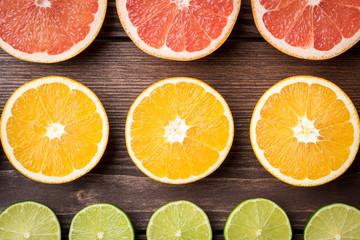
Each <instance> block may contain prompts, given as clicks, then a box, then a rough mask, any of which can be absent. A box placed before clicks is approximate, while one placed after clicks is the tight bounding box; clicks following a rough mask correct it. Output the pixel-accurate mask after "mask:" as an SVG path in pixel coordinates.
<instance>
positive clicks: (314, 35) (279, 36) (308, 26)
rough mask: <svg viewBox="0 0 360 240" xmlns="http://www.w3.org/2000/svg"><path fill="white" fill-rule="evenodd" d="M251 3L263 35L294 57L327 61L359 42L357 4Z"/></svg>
mask: <svg viewBox="0 0 360 240" xmlns="http://www.w3.org/2000/svg"><path fill="white" fill-rule="evenodd" d="M251 3H252V10H253V15H254V19H255V23H256V26H257V28H258V30H259V32H260V33H261V35H262V36H263V37H264V38H265V39H266V41H268V42H269V43H270V44H272V45H273V46H274V47H275V48H277V49H279V50H280V51H282V52H284V53H286V54H289V55H291V56H295V57H299V58H305V59H314V60H318V59H328V58H332V57H335V56H337V55H339V54H341V53H343V52H345V51H346V50H348V49H349V48H351V47H352V46H353V45H355V44H356V43H357V42H358V41H359V40H360V2H359V1H357V0H356V1H355V0H354V1H352V0H342V1H341V0H251Z"/></svg>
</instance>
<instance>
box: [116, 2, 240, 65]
mask: <svg viewBox="0 0 360 240" xmlns="http://www.w3.org/2000/svg"><path fill="white" fill-rule="evenodd" d="M240 5H241V1H240V0H221V1H219V0H206V1H205V0H158V1H155V2H154V1H152V0H116V6H117V11H118V14H119V17H120V21H121V23H122V26H123V28H124V29H125V31H126V33H127V34H128V35H129V37H130V38H131V39H132V41H133V42H134V43H135V44H136V45H137V46H138V47H139V48H140V49H141V50H143V51H144V52H146V53H148V54H150V55H153V56H156V57H161V58H166V59H173V60H180V61H189V60H194V59H198V58H202V57H205V56H206V55H209V54H210V53H212V52H214V51H215V50H216V49H218V48H219V47H220V46H221V45H222V44H223V43H224V42H225V40H226V39H227V38H228V36H229V35H230V32H231V30H232V28H233V27H234V24H235V22H236V19H237V16H238V14H239V11H240Z"/></svg>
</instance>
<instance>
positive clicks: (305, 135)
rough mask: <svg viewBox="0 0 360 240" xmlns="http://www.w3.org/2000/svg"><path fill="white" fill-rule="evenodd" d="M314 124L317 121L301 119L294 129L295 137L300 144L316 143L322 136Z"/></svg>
mask: <svg viewBox="0 0 360 240" xmlns="http://www.w3.org/2000/svg"><path fill="white" fill-rule="evenodd" d="M314 122H315V120H314V121H310V120H309V119H307V118H306V117H303V118H299V124H298V125H297V126H296V127H294V128H293V131H294V137H296V138H297V140H298V141H299V142H304V143H309V142H312V143H316V142H317V141H318V137H319V136H320V134H319V130H318V129H316V128H315V126H314Z"/></svg>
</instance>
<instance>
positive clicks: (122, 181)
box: [0, 41, 360, 239]
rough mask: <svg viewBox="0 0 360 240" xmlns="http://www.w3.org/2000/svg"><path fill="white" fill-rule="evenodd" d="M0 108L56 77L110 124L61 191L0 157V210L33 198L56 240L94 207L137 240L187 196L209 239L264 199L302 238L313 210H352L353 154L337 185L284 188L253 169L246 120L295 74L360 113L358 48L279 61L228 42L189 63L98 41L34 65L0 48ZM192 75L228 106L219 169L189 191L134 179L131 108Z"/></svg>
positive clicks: (263, 48) (359, 182) (269, 50)
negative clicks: (94, 98)
mask: <svg viewBox="0 0 360 240" xmlns="http://www.w3.org/2000/svg"><path fill="white" fill-rule="evenodd" d="M0 62H1V65H0V72H1V73H2V74H1V76H0V106H1V107H3V106H4V105H5V103H6V100H7V99H8V98H9V97H10V95H11V93H12V92H13V91H14V90H15V89H16V88H17V87H19V86H20V85H22V84H23V83H26V82H27V81H30V80H32V79H35V78H38V77H43V76H48V75H61V76H66V77H70V78H73V79H75V80H77V81H79V82H82V83H84V84H85V85H87V86H88V87H90V88H91V89H92V90H94V92H95V93H96V94H97V95H98V96H99V98H100V99H101V101H102V102H103V104H104V107H105V109H106V111H107V113H108V116H109V121H110V141H109V144H108V148H107V150H106V153H105V155H104V157H103V159H102V160H101V161H100V163H99V164H98V166H97V167H96V168H95V169H94V170H93V171H91V172H90V173H89V174H87V175H85V176H84V177H82V178H80V179H78V180H76V181H73V182H71V183H67V184H62V185H46V184H41V183H37V182H34V181H32V180H29V179H27V178H25V177H23V176H22V175H21V174H20V173H18V172H17V171H16V170H14V168H13V167H12V166H11V164H10V163H9V162H8V161H7V160H6V157H5V155H4V153H3V152H1V155H0V193H1V194H0V211H2V210H3V209H5V208H6V207H7V206H9V205H10V204H12V203H14V202H18V201H24V200H35V201H39V202H42V203H44V204H46V205H48V206H49V207H51V208H52V209H53V210H54V211H55V213H56V214H57V215H58V217H59V220H60V222H61V226H62V228H63V234H64V239H66V235H67V232H68V229H69V226H70V222H71V219H72V217H73V216H74V215H75V213H76V212H78V211H79V210H80V209H82V208H83V207H85V206H87V205H89V204H92V203H97V202H109V203H113V204H116V205H117V206H119V207H120V208H122V209H123V210H125V211H126V212H127V213H128V214H129V216H130V218H131V220H132V222H133V224H134V226H135V229H136V232H137V236H138V237H137V239H145V230H146V225H147V222H148V220H149V218H150V216H151V214H152V213H153V212H154V211H155V210H156V209H158V208H159V207H160V206H162V205H163V204H165V203H167V202H170V201H175V200H180V199H185V200H189V201H192V202H194V203H196V204H198V205H199V206H200V207H201V208H203V209H204V210H205V212H206V213H207V214H208V216H209V218H210V220H211V224H212V227H213V230H214V233H215V235H214V239H222V230H223V227H224V224H225V221H226V218H227V217H228V215H229V213H230V212H231V210H232V209H233V208H234V207H236V206H237V205H238V204H239V203H240V202H241V201H243V200H246V199H249V198H255V197H264V198H269V199H271V200H273V201H275V202H277V203H278V204H279V205H280V206H281V207H283V208H284V210H285V211H286V212H287V213H288V215H289V217H290V220H291V222H292V227H293V229H294V232H295V237H294V239H301V238H302V231H303V228H304V226H305V222H306V221H307V219H308V217H309V216H310V215H311V213H312V212H314V211H315V210H316V209H317V208H319V207H321V206H323V205H326V204H330V203H333V202H344V203H347V204H350V205H353V206H355V207H358V208H360V201H359V198H358V196H359V194H360V190H359V189H360V165H359V158H357V159H356V160H355V163H354V164H353V165H352V166H351V168H350V169H349V170H348V171H347V172H346V173H345V174H344V175H343V176H341V177H340V178H339V179H337V180H336V181H334V182H332V183H329V184H326V185H324V186H320V187H315V188H300V187H294V186H290V185H288V184H285V183H282V182H280V181H279V180H277V179H276V178H274V177H272V176H271V175H270V174H269V173H267V172H266V170H265V169H264V168H263V167H262V166H261V165H260V164H259V162H258V161H257V159H256V157H255V155H254V154H253V151H252V149H251V146H250V141H249V133H248V132H249V124H250V119H251V114H252V111H253V108H254V106H255V104H256V102H257V100H258V99H259V98H260V96H261V95H262V94H263V93H264V92H265V91H266V90H267V89H268V88H269V87H270V86H272V85H273V84H275V83H276V82H277V81H279V80H281V79H283V78H286V77H289V76H293V75H303V74H307V75H315V76H319V77H324V78H326V79H328V80H331V81H333V82H334V83H336V84H338V85H339V86H340V87H341V88H342V89H343V90H344V91H345V92H346V93H347V94H348V95H349V96H350V98H351V99H352V100H353V101H354V104H355V106H356V107H357V108H359V107H360V95H359V92H360V82H359V80H360V79H359V77H360V45H357V46H355V47H354V48H352V49H351V50H349V51H348V52H347V53H345V54H343V55H341V56H339V57H337V58H335V59H332V60H328V61H306V60H300V59H296V58H293V57H290V56H287V55H285V54H283V53H281V52H279V51H277V50H276V49H274V48H273V47H271V46H270V45H269V44H267V43H265V42H242V41H227V42H226V43H225V44H224V46H223V47H221V48H220V49H219V50H218V51H216V52H215V53H214V54H212V55H210V56H208V57H206V58H203V59H200V60H197V61H193V62H175V61H168V60H163V59H158V58H155V57H152V56H149V55H147V54H145V53H142V52H141V51H140V50H138V49H137V48H136V46H134V45H133V44H132V43H131V42H129V41H125V42H121V41H115V42H104V41H96V42H94V43H93V44H92V45H91V46H90V47H89V48H88V49H87V50H85V51H84V52H83V53H82V54H80V55H79V56H77V57H75V58H73V59H71V60H69V61H66V62H63V63H58V64H36V63H28V62H24V61H21V60H17V59H15V58H13V57H11V56H9V55H8V54H6V53H5V52H3V51H1V52H0ZM176 76H189V77H195V78H198V79H201V80H203V81H205V82H206V83H208V84H210V85H211V86H212V87H214V88H215V89H216V90H218V91H219V92H220V93H221V94H222V95H223V96H224V98H225V99H226V100H227V101H228V103H229V105H230V108H231V110H232V113H233V116H234V121H235V139H234V143H233V147H232V149H231V152H230V154H229V156H228V158H227V159H226V160H225V162H224V164H223V165H222V166H221V167H220V168H219V169H218V170H217V171H216V172H215V173H214V174H212V175H211V176H209V177H207V178H205V179H203V180H201V181H198V182H195V183H192V184H188V185H180V186H177V185H175V186H174V185H167V184H162V183H158V182H155V181H153V180H151V179H150V178H148V177H146V176H145V175H144V174H142V173H141V172H140V171H139V170H138V169H137V168H136V167H135V165H134V164H133V163H132V161H131V159H130V158H129V156H128V154H127V151H126V147H125V139H124V126H125V120H126V115H127V112H128V109H129V107H130V106H131V104H132V102H133V101H134V100H135V98H136V97H137V96H138V95H139V94H140V93H141V92H142V91H143V90H144V89H145V88H146V87H148V86H149V85H150V84H152V83H154V82H156V81H158V80H161V79H163V78H168V77H176Z"/></svg>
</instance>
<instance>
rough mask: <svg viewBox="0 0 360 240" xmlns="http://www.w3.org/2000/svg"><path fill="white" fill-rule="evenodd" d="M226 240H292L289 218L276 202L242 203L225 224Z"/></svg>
mask: <svg viewBox="0 0 360 240" xmlns="http://www.w3.org/2000/svg"><path fill="white" fill-rule="evenodd" d="M224 237H225V239H226V240H235V239H236V240H237V239H255V240H257V239H258V240H273V239H276V240H291V237H292V231H291V226H290V221H289V218H288V217H287V215H286V213H285V212H284V210H282V209H281V208H280V207H279V206H278V205H276V204H275V203H274V202H272V201H270V200H267V199H262V198H256V199H250V200H247V201H244V202H242V203H240V205H239V206H237V207H236V208H235V209H234V210H233V211H232V212H231V214H230V216H229V218H228V220H227V221H226V224H225V229H224Z"/></svg>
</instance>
